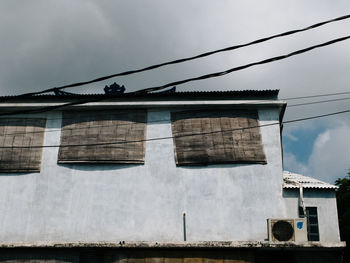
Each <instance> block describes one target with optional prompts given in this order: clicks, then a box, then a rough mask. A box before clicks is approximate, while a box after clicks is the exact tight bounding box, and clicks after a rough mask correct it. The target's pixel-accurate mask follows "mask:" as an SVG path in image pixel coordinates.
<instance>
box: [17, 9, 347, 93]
mask: <svg viewBox="0 0 350 263" xmlns="http://www.w3.org/2000/svg"><path fill="white" fill-rule="evenodd" d="M348 18H350V15H344V16H340V17H337V18H334V19H330V20H327V21H323V22H319V23H316V24H313V25H311V26H308V27H305V28H301V29H295V30H291V31H287V32H284V33H280V34H276V35H272V36H269V37H264V38H260V39H257V40H254V41H251V42H248V43H245V44H240V45H234V46H230V47H226V48H222V49H217V50H214V51H209V52H205V53H202V54H199V55H195V56H191V57H186V58H181V59H176V60H172V61H168V62H163V63H160V64H155V65H151V66H147V67H144V68H141V69H135V70H129V71H124V72H121V73H116V74H112V75H107V76H103V77H99V78H96V79H93V80H89V81H82V82H77V83H73V84H68V85H64V86H60V87H55V88H50V89H46V90H43V91H39V92H30V93H25V94H21V95H18V96H17V97H27V96H33V95H38V94H43V93H47V92H53V91H57V90H61V89H65V88H73V87H78V86H83V85H87V84H91V83H95V82H100V81H103V80H107V79H110V78H114V77H119V76H126V75H131V74H135V73H139V72H143V71H149V70H153V69H156V68H160V67H163V66H167V65H171V64H178V63H183V62H186V61H190V60H195V59H199V58H203V57H207V56H211V55H214V54H217V53H221V52H227V51H231V50H235V49H239V48H243V47H247V46H251V45H255V44H259V43H262V42H266V41H268V40H271V39H274V38H278V37H285V36H288V35H293V34H296V33H300V32H304V31H307V30H310V29H314V28H317V27H321V26H323V25H326V24H328V23H332V22H336V21H341V20H345V19H348Z"/></svg>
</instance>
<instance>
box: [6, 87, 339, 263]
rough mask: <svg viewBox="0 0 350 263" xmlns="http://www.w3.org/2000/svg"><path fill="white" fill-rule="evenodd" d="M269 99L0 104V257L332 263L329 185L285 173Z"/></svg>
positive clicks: (226, 95)
mask: <svg viewBox="0 0 350 263" xmlns="http://www.w3.org/2000/svg"><path fill="white" fill-rule="evenodd" d="M277 96H278V91H277V90H263V91H252V90H249V91H228V92H177V93H148V94H137V95H128V94H123V95H113V94H112V95H111V94H95V95H74V94H65V93H63V94H58V95H40V96H33V97H29V98H17V97H2V98H0V118H1V119H0V173H1V174H0V262H4V261H6V262H13V261H16V262H18V261H21V262H34V261H35V262H38V261H40V262H41V261H48V260H54V261H57V262H81V263H84V262H122V261H123V262H126V261H128V262H136V261H137V262H160V261H162V262H184V261H186V262H209V261H210V262H219V261H220V262H222V261H225V262H232V263H234V262H281V260H283V262H311V261H310V259H313V260H315V259H317V262H339V260H340V259H341V251H342V249H343V248H344V246H345V244H344V242H341V241H340V237H339V227H338V223H337V222H338V221H337V210H336V201H335V192H334V191H335V187H334V186H332V185H330V184H326V183H323V182H320V181H318V180H315V179H312V178H309V177H305V176H302V175H297V174H293V173H289V172H284V171H283V160H282V147H281V132H282V127H283V125H282V119H283V115H284V111H285V108H286V102H285V101H281V100H278V97H277ZM81 102H84V103H83V104H81ZM66 104H69V106H67V105H66ZM23 260H24V261H23Z"/></svg>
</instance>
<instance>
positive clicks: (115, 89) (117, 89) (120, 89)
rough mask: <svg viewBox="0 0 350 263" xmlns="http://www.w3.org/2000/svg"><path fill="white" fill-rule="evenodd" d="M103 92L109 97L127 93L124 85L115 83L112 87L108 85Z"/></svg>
mask: <svg viewBox="0 0 350 263" xmlns="http://www.w3.org/2000/svg"><path fill="white" fill-rule="evenodd" d="M103 90H104V91H105V94H108V95H119V94H123V93H124V92H125V87H124V85H123V86H119V85H118V84H117V83H115V82H114V83H113V84H111V85H110V86H108V85H106V86H105V88H104V89H103Z"/></svg>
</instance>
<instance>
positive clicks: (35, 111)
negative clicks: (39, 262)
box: [0, 36, 350, 116]
mask: <svg viewBox="0 0 350 263" xmlns="http://www.w3.org/2000/svg"><path fill="white" fill-rule="evenodd" d="M349 38H350V36H345V37H341V38H337V39H333V40H331V41H328V42H324V43H322V44H318V45H314V46H310V47H307V48H304V49H299V50H297V51H294V52H291V53H289V54H286V55H281V56H277V57H272V58H268V59H265V60H260V61H257V62H253V63H249V64H246V65H243V66H238V67H234V68H231V69H228V70H225V71H220V72H216V73H210V74H206V75H202V76H199V77H195V78H188V79H184V80H179V81H175V82H171V83H168V84H165V85H161V86H154V87H150V88H146V89H141V90H138V91H135V92H130V93H127V94H143V93H148V92H153V91H159V90H161V89H165V88H168V87H172V86H177V85H181V84H185V83H188V82H192V81H198V80H204V79H210V78H216V77H221V76H224V75H227V74H231V73H232V72H235V71H240V70H243V69H246V68H249V67H252V66H257V65H262V64H267V63H271V62H275V61H279V60H282V59H286V58H289V57H292V56H296V55H300V54H302V53H305V52H308V51H311V50H313V49H317V48H321V47H324V46H328V45H332V44H335V43H338V42H341V41H345V40H347V39H349ZM106 99H110V98H109V97H105V98H99V99H93V100H80V101H75V102H70V103H66V104H62V105H58V106H49V107H42V108H41V109H35V110H27V111H16V112H8V113H2V114H0V116H8V115H15V114H26V113H40V112H46V111H51V110H55V109H59V108H64V107H67V106H73V105H81V104H85V103H88V102H98V101H103V100H106Z"/></svg>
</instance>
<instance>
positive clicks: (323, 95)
mask: <svg viewBox="0 0 350 263" xmlns="http://www.w3.org/2000/svg"><path fill="white" fill-rule="evenodd" d="M345 94H350V91H346V92H337V93H327V94H319V95H309V96H300V97H291V98H283V99H281V100H300V99H309V98H317V97H328V96H337V95H345Z"/></svg>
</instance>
